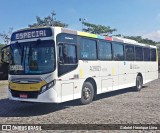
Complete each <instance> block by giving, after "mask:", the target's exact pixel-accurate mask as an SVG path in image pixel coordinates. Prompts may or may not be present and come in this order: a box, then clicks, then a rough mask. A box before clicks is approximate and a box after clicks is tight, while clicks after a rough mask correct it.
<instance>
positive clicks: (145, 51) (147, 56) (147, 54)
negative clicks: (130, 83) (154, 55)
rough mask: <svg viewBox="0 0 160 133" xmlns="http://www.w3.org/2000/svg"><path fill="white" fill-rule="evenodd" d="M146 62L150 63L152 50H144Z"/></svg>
mask: <svg viewBox="0 0 160 133" xmlns="http://www.w3.org/2000/svg"><path fill="white" fill-rule="evenodd" d="M143 55H144V61H150V49H149V48H143Z"/></svg>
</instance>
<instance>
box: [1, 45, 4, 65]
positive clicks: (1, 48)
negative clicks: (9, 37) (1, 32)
mask: <svg viewBox="0 0 160 133" xmlns="http://www.w3.org/2000/svg"><path fill="white" fill-rule="evenodd" d="M4 46H5V45H4V44H0V63H1V50H2V48H3V47H4Z"/></svg>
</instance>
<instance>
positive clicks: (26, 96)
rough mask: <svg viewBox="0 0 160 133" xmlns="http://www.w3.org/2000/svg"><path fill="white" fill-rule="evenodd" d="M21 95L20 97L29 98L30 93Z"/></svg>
mask: <svg viewBox="0 0 160 133" xmlns="http://www.w3.org/2000/svg"><path fill="white" fill-rule="evenodd" d="M19 97H20V98H28V95H27V94H20V95H19Z"/></svg>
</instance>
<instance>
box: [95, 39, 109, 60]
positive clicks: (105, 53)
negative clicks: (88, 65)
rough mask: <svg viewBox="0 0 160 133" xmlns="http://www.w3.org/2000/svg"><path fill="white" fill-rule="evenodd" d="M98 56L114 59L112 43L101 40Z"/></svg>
mask: <svg viewBox="0 0 160 133" xmlns="http://www.w3.org/2000/svg"><path fill="white" fill-rule="evenodd" d="M98 50H99V51H98V58H99V59H100V60H111V59H112V51H111V43H109V42H105V41H100V42H99V43H98Z"/></svg>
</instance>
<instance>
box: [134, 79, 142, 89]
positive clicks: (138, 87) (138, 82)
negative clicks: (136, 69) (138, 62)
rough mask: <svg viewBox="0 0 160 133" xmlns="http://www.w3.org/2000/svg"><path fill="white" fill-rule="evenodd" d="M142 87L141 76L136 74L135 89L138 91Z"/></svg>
mask: <svg viewBox="0 0 160 133" xmlns="http://www.w3.org/2000/svg"><path fill="white" fill-rule="evenodd" d="M142 87H143V79H142V77H141V76H137V78H136V87H135V89H136V90H137V91H140V90H141V89H142Z"/></svg>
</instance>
